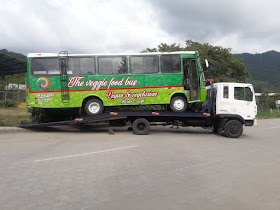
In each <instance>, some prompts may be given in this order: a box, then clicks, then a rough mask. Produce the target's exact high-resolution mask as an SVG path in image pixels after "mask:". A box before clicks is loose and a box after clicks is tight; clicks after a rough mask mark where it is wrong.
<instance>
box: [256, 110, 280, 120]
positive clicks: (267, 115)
mask: <svg viewBox="0 0 280 210" xmlns="http://www.w3.org/2000/svg"><path fill="white" fill-rule="evenodd" d="M257 118H258V119H270V118H280V113H279V112H278V110H272V113H271V111H258V114H257Z"/></svg>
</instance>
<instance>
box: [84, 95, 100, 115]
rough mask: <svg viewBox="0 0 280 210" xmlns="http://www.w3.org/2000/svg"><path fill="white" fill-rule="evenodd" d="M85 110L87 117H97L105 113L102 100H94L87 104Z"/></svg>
mask: <svg viewBox="0 0 280 210" xmlns="http://www.w3.org/2000/svg"><path fill="white" fill-rule="evenodd" d="M84 109H85V111H86V113H87V115H96V114H101V113H102V112H103V110H104V105H103V103H102V101H101V100H100V99H98V98H92V99H90V100H88V101H87V102H86V104H85V107H84Z"/></svg>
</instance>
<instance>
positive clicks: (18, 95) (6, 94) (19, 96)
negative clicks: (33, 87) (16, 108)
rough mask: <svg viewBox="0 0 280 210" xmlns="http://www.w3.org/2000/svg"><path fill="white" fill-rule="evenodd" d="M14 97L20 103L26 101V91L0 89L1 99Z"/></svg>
mask: <svg viewBox="0 0 280 210" xmlns="http://www.w3.org/2000/svg"><path fill="white" fill-rule="evenodd" d="M8 99H12V100H15V101H17V102H18V103H21V102H25V101H26V92H23V91H22V92H20V91H0V100H8Z"/></svg>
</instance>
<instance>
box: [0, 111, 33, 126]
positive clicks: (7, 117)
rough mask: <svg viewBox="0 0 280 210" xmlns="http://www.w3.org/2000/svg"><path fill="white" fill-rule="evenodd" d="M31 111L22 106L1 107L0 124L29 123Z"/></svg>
mask: <svg viewBox="0 0 280 210" xmlns="http://www.w3.org/2000/svg"><path fill="white" fill-rule="evenodd" d="M29 123H31V120H30V113H28V111H27V109H22V108H0V126H17V125H22V124H29Z"/></svg>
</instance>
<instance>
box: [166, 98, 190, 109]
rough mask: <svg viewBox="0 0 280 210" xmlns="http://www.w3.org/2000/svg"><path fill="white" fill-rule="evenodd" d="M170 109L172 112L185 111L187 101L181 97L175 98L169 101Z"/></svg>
mask: <svg viewBox="0 0 280 210" xmlns="http://www.w3.org/2000/svg"><path fill="white" fill-rule="evenodd" d="M170 109H171V110H172V111H173V112H184V111H186V109H187V101H186V99H185V98H184V97H182V96H175V97H173V98H172V99H171V101H170Z"/></svg>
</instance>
